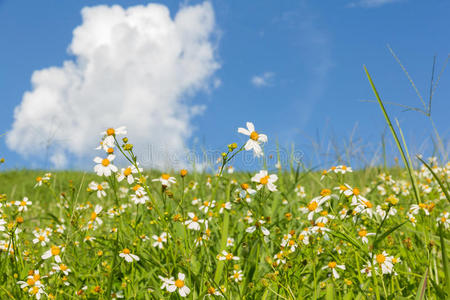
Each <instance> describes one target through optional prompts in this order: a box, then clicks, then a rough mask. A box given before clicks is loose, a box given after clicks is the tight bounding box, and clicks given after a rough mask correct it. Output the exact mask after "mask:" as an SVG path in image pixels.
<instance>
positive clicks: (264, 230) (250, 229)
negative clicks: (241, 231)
mask: <svg viewBox="0 0 450 300" xmlns="http://www.w3.org/2000/svg"><path fill="white" fill-rule="evenodd" d="M264 223H266V221H264V220H258V221H256V223H255V225H253V226H250V227H248V228H247V229H246V230H245V232H248V233H253V232H255V230H256V229H257V228H259V229H260V230H261V232H262V234H263V235H265V236H268V235H269V234H270V231H269V230H268V229H267V228H266V227H264V226H262V224H264Z"/></svg>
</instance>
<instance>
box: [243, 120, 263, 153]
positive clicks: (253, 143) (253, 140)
mask: <svg viewBox="0 0 450 300" xmlns="http://www.w3.org/2000/svg"><path fill="white" fill-rule="evenodd" d="M238 132H239V133H242V134H245V135H247V136H249V137H250V138H249V140H248V141H247V142H246V143H245V146H244V149H245V150H246V151H249V150H253V153H254V154H255V156H257V157H260V156H262V155H263V151H262V149H261V146H260V144H261V143H267V136H266V135H265V134H260V133H257V132H256V131H255V126H254V125H253V123H251V122H247V129H245V128H238Z"/></svg>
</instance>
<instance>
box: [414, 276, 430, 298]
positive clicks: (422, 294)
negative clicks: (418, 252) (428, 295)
mask: <svg viewBox="0 0 450 300" xmlns="http://www.w3.org/2000/svg"><path fill="white" fill-rule="evenodd" d="M427 278H428V268H427V269H426V270H425V273H424V274H423V277H422V280H421V281H420V285H419V287H418V288H417V293H416V300H422V299H424V297H425V289H426V288H427Z"/></svg>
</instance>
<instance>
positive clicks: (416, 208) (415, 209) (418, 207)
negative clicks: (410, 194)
mask: <svg viewBox="0 0 450 300" xmlns="http://www.w3.org/2000/svg"><path fill="white" fill-rule="evenodd" d="M419 211H423V212H424V213H425V215H427V216H428V215H430V212H429V210H428V205H427V204H425V203H419V204H413V205H411V208H410V209H409V213H411V214H413V215H417V214H418V213H419Z"/></svg>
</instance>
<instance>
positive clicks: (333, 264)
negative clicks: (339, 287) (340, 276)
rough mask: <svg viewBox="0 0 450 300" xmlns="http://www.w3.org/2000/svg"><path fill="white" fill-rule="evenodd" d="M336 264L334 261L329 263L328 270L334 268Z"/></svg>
mask: <svg viewBox="0 0 450 300" xmlns="http://www.w3.org/2000/svg"><path fill="white" fill-rule="evenodd" d="M336 265H337V264H336V262H335V261H330V262H329V263H328V268H330V269H334V268H336Z"/></svg>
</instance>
